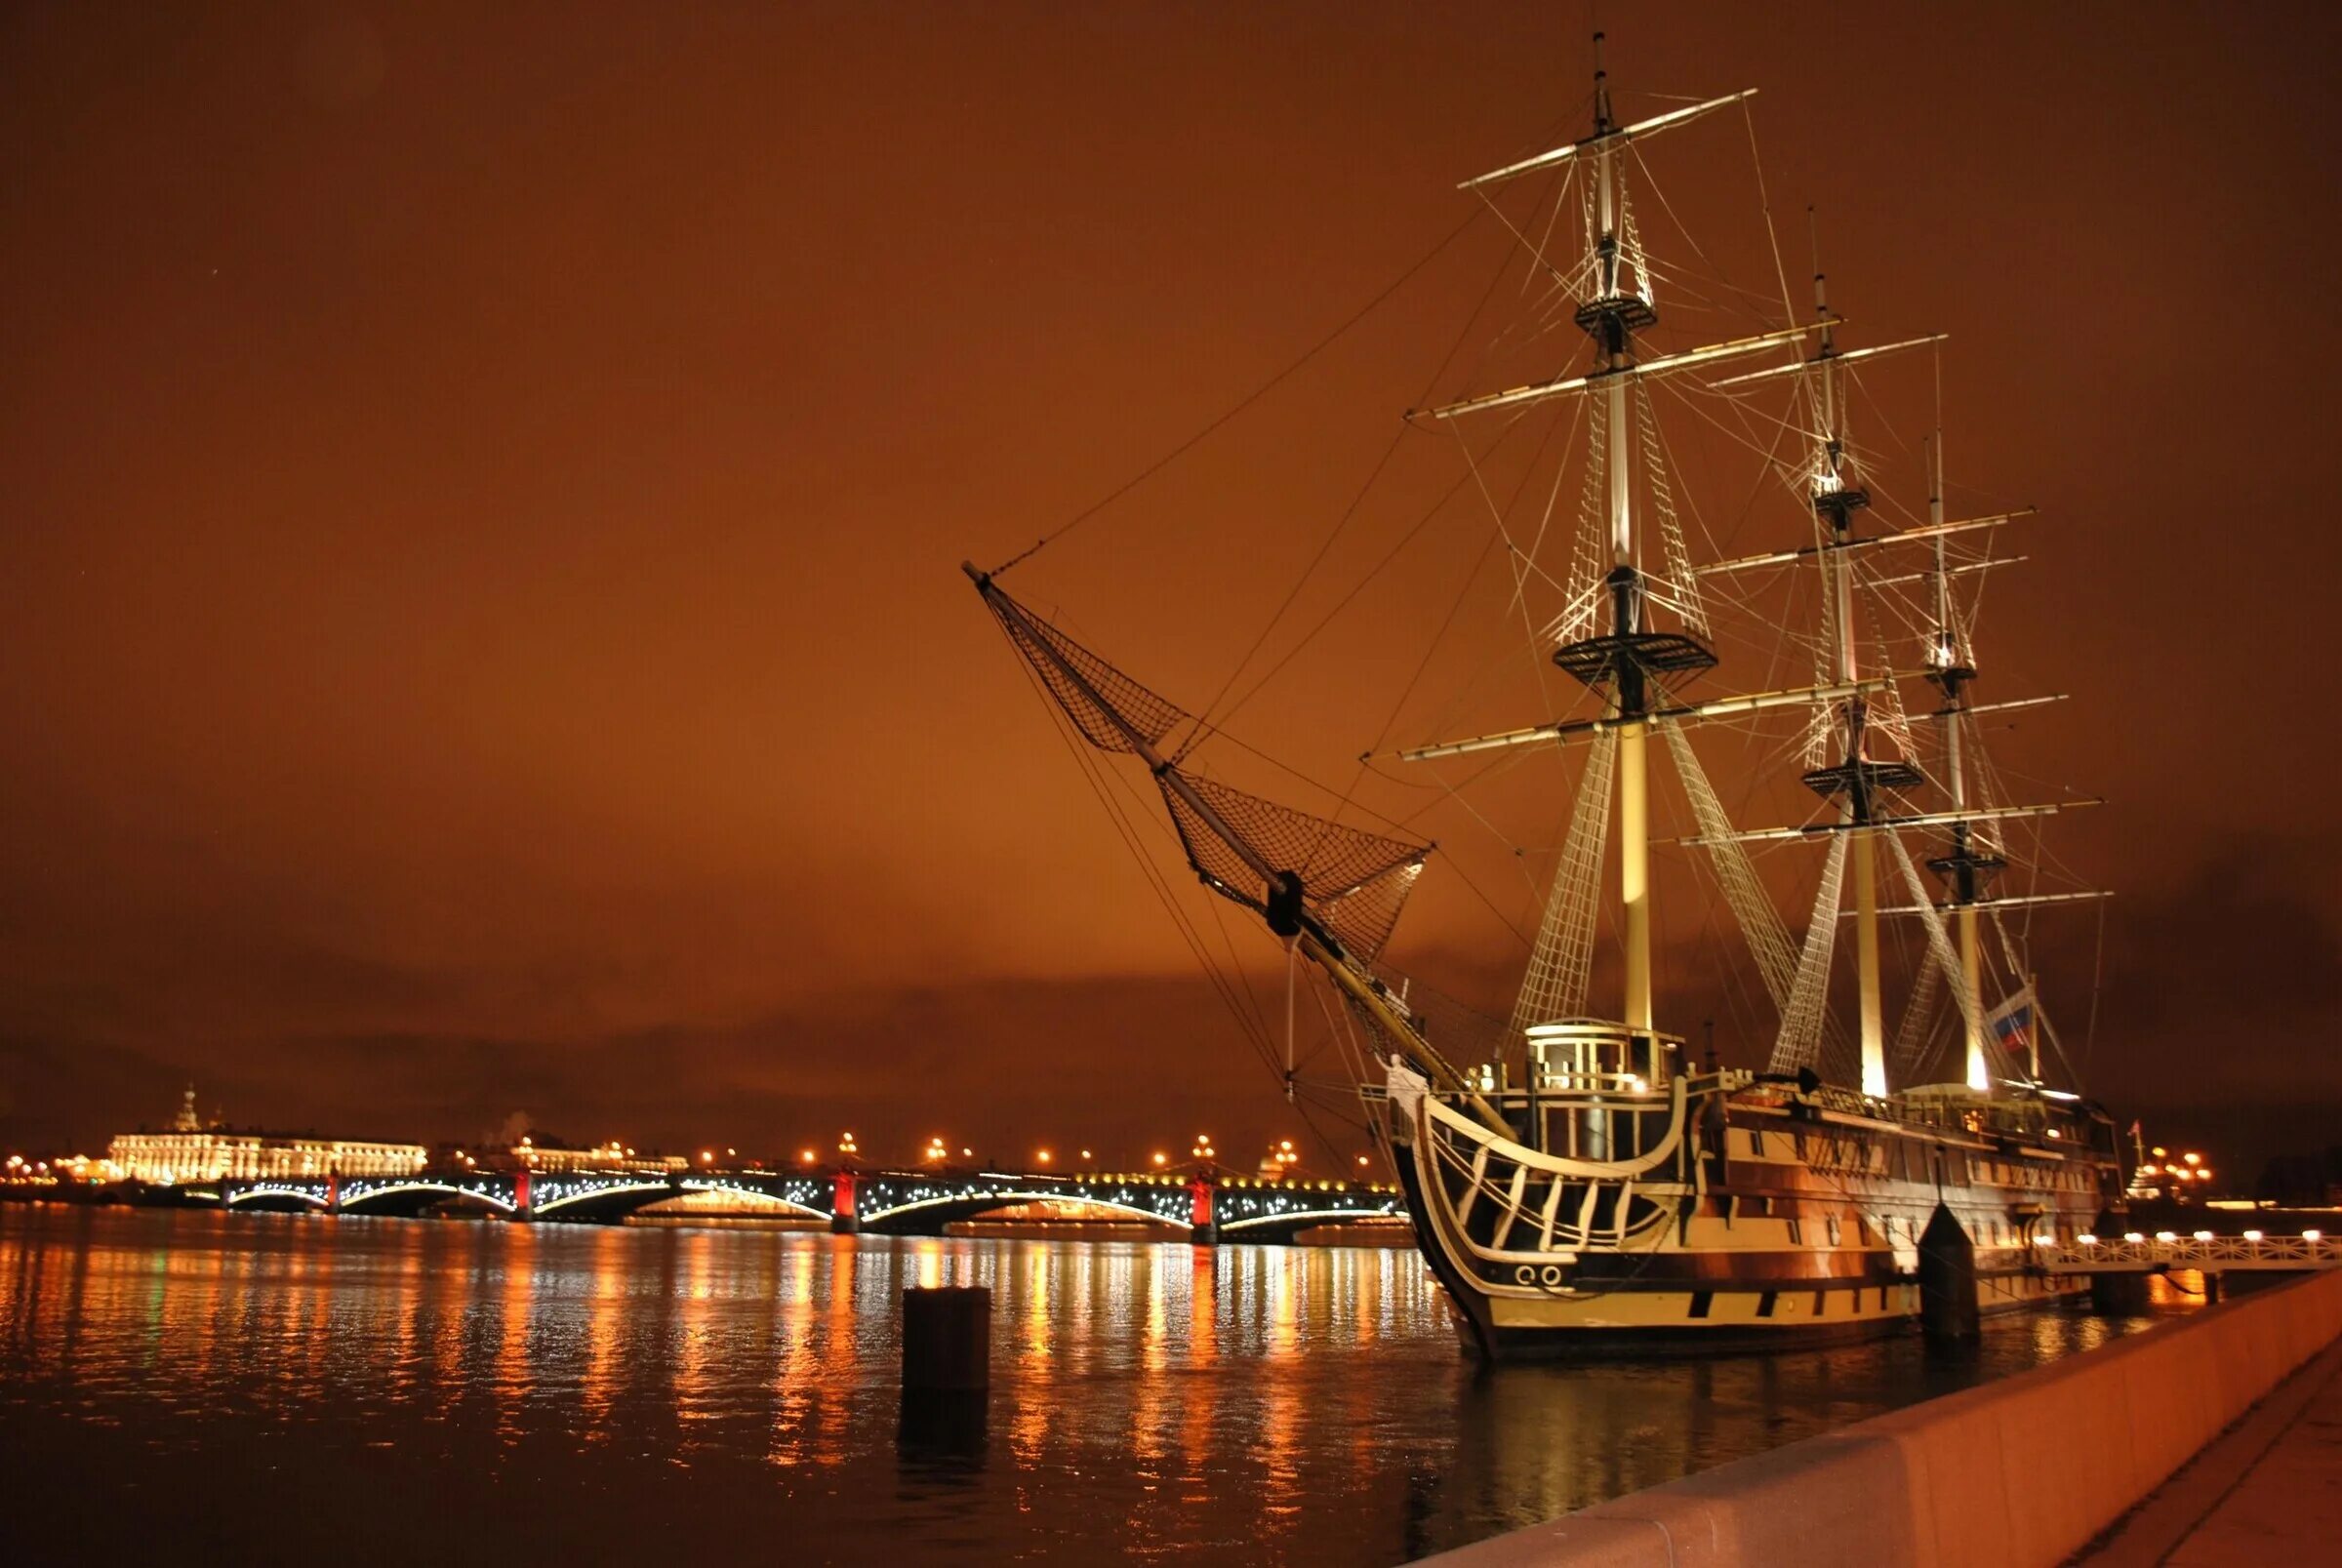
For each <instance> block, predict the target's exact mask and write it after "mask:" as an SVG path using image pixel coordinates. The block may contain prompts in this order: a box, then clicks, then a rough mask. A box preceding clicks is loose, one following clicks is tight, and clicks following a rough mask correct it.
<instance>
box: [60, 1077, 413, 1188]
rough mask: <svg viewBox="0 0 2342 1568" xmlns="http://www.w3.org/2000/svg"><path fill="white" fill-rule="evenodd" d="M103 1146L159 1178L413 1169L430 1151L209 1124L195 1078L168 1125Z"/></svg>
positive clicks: (143, 1174)
mask: <svg viewBox="0 0 2342 1568" xmlns="http://www.w3.org/2000/svg"><path fill="white" fill-rule="evenodd" d="M105 1152H106V1158H107V1159H108V1160H109V1161H110V1162H111V1163H112V1165H113V1166H114V1169H115V1172H116V1173H117V1174H118V1175H120V1176H123V1177H127V1178H129V1179H131V1180H133V1181H139V1182H149V1183H152V1184H154V1185H156V1186H173V1185H176V1184H178V1183H181V1182H220V1181H260V1180H263V1179H266V1178H269V1177H283V1176H412V1175H414V1174H415V1173H416V1172H417V1171H420V1170H422V1169H423V1167H424V1160H425V1158H426V1156H425V1153H424V1146H422V1145H421V1144H375V1143H365V1142H358V1141H353V1140H350V1139H343V1138H318V1137H316V1136H314V1135H313V1134H306V1133H303V1134H298V1135H278V1134H273V1133H262V1132H235V1131H232V1130H230V1129H228V1128H225V1127H219V1126H209V1127H207V1126H205V1125H204V1123H203V1119H202V1118H201V1117H200V1116H198V1115H197V1114H196V1113H195V1090H194V1087H193V1086H192V1085H189V1086H188V1088H187V1092H186V1098H185V1101H184V1102H183V1103H182V1106H181V1107H180V1112H179V1117H178V1119H177V1120H176V1121H175V1122H173V1123H172V1126H171V1130H170V1131H169V1132H165V1133H149V1132H136V1133H124V1134H122V1135H120V1136H119V1137H117V1138H116V1139H115V1140H114V1141H113V1142H112V1143H111V1144H110V1145H108V1146H106V1151H105Z"/></svg>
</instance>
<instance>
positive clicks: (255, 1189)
mask: <svg viewBox="0 0 2342 1568" xmlns="http://www.w3.org/2000/svg"><path fill="white" fill-rule="evenodd" d="M221 1207H222V1208H230V1209H261V1210H268V1211H273V1212H275V1213H278V1214H299V1213H301V1212H303V1211H304V1210H311V1209H323V1208H326V1207H328V1204H327V1203H326V1198H325V1194H324V1193H323V1192H311V1191H308V1190H306V1189H304V1188H302V1187H297V1186H247V1187H240V1188H238V1189H237V1190H236V1191H233V1192H230V1193H229V1194H227V1197H226V1199H225V1200H224V1201H223V1202H222V1205H221Z"/></svg>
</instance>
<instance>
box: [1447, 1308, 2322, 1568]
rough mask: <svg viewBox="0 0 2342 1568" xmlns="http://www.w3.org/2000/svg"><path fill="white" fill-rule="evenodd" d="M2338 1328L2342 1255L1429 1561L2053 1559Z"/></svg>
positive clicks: (1848, 1563)
mask: <svg viewBox="0 0 2342 1568" xmlns="http://www.w3.org/2000/svg"><path fill="white" fill-rule="evenodd" d="M2337 1337H2342V1270H2336V1271H2334V1272H2330V1273H2324V1274H2318V1275H2314V1276H2311V1277H2309V1278H2305V1279H2300V1280H2295V1281H2292V1282H2290V1283H2288V1284H2285V1285H2282V1286H2279V1287H2277V1288H2275V1289H2271V1290H2266V1291H2260V1292H2256V1293H2254V1294H2251V1295H2247V1296H2243V1297H2241V1298H2240V1299H2238V1300H2236V1301H2233V1302H2229V1303H2227V1304H2225V1305H2223V1306H2219V1307H2208V1308H2206V1309H2205V1310H2203V1311H2201V1312H2199V1313H2197V1314H2195V1315H2193V1316H2191V1317H2188V1318H2184V1319H2181V1320H2179V1321H2176V1322H2172V1323H2166V1324H2163V1325H2161V1326H2160V1327H2157V1328H2153V1329H2149V1330H2147V1331H2146V1332H2145V1333H2143V1334H2136V1335H2132V1336H2130V1337H2128V1338H2126V1339H2123V1340H2120V1341H2118V1342H2116V1343H2115V1344H2113V1345H2110V1346H2107V1347H2104V1348H2103V1349H2098V1350H2092V1351H2090V1352H2089V1353H2087V1354H2085V1355H2078V1356H2073V1357H2070V1358H2068V1359H2066V1360H2064V1361H2060V1362H2057V1363H2056V1364H2054V1365H2051V1366H2046V1367H2041V1368H2039V1369H2038V1370H2036V1371H2033V1372H2028V1373H2025V1374H2023V1375H2021V1376H2018V1377H2014V1378H2005V1379H2002V1380H2000V1381H1999V1382H1997V1383H1990V1384H1986V1385H1984V1386H1983V1387H1976V1388H1970V1389H1967V1390H1965V1391H1964V1392H1960V1393H1956V1394H1951V1395H1948V1396H1946V1397H1944V1398H1941V1399H1931V1400H1928V1401H1926V1402H1925V1403H1923V1404H1918V1405H1913V1406H1911V1407H1910V1408H1908V1409H1905V1410H1899V1411H1896V1412H1894V1413H1893V1414H1892V1415H1887V1416H1880V1417H1878V1418H1876V1419H1874V1420H1871V1421H1866V1422H1863V1423H1861V1424H1860V1425H1859V1426H1854V1427H1846V1428H1845V1429H1843V1430H1842V1431H1836V1432H1831V1433H1829V1434H1827V1435H1824V1436H1821V1437H1810V1438H1807V1439H1806V1440H1804V1441H1803V1442H1799V1443H1793V1444H1791V1445H1790V1446H1788V1447H1786V1448H1780V1449H1775V1450H1774V1451H1773V1452H1771V1453H1769V1454H1759V1455H1757V1456H1755V1457H1754V1458H1750V1459H1745V1460H1741V1461H1738V1462H1736V1463H1734V1464H1730V1465H1724V1466H1719V1467H1716V1468H1715V1469H1712V1470H1707V1471H1704V1472H1702V1473H1700V1474H1698V1475H1690V1476H1686V1477H1684V1478H1683V1479H1682V1480H1679V1481H1674V1482H1671V1483H1669V1484H1668V1485H1666V1486H1656V1487H1652V1488H1650V1489H1649V1490H1647V1491H1642V1492H1636V1493H1634V1494H1632V1495H1630V1496H1627V1497H1622V1498H1619V1499H1617V1500H1615V1501H1613V1502H1609V1503H1604V1504H1601V1505H1599V1506H1598V1507H1595V1508H1586V1509H1583V1510H1581V1511H1579V1512H1577V1513H1572V1514H1569V1515H1567V1516H1566V1517H1564V1518H1559V1519H1555V1520H1553V1521H1552V1522H1550V1523H1547V1524H1540V1525H1533V1526H1531V1527H1530V1528H1528V1529H1526V1530H1518V1531H1514V1533H1512V1534H1510V1535H1504V1536H1498V1537H1496V1538H1495V1539H1493V1540H1489V1541H1482V1542H1479V1543H1476V1544H1475V1545H1473V1546H1470V1547H1466V1548H1462V1549H1460V1550H1457V1551H1452V1552H1448V1553H1445V1554H1444V1555H1441V1556H1439V1557H1436V1558H1433V1559H1432V1561H1433V1562H1436V1563H1438V1564H1439V1565H1441V1568H1694V1565H1698V1568H1729V1565H1738V1564H1747V1565H1767V1564H1775V1563H1796V1564H1797V1565H1798V1568H1839V1565H1845V1568H1856V1565H1859V1568H1878V1565H1881V1564H1901V1563H1908V1564H1914V1565H1918V1568H1936V1565H1939V1564H1940V1565H1942V1568H1973V1565H1975V1564H1979V1563H1994V1564H2009V1565H2012V1568H2024V1565H2028V1564H2039V1565H2040V1568H2052V1565H2054V1564H2057V1563H2060V1562H2063V1561H2064V1560H2065V1559H2066V1558H2068V1557H2070V1556H2071V1555H2073V1554H2074V1553H2075V1552H2076V1551H2078V1550H2079V1549H2080V1548H2081V1547H2082V1546H2083V1545H2085V1544H2086V1543H2087V1542H2088V1541H2089V1540H2090V1539H2091V1538H2092V1537H2093V1536H2096V1535H2097V1534H2098V1533H2099V1532H2101V1531H2103V1530H2104V1529H2106V1528H2107V1527H2108V1526H2109V1525H2111V1524H2113V1523H2114V1522H2115V1520H2117V1519H2118V1518H2120V1516H2121V1515H2122V1514H2123V1513H2124V1512H2126V1511H2127V1510H2128V1509H2129V1508H2131V1507H2132V1506H2133V1505H2134V1504H2136V1503H2137V1502H2138V1501H2139V1500H2140V1499H2141V1498H2144V1497H2145V1496H2146V1495H2147V1494H2148V1493H2150V1492H2152V1491H2154V1490H2155V1488H2156V1487H2157V1486H2159V1485H2160V1484H2161V1483H2162V1481H2163V1480H2164V1478H2165V1477H2167V1476H2169V1475H2170V1474H2171V1472H2172V1471H2174V1470H2176V1469H2178V1468H2179V1467H2181V1466H2182V1465H2185V1464H2186V1463H2187V1462H2188V1461H2189V1460H2190V1459H2191V1458H2193V1457H2194V1456H2195V1454H2196V1453H2197V1451H2198V1450H2200V1449H2201V1448H2202V1447H2203V1446H2204V1445H2205V1444H2206V1443H2209V1442H2210V1441H2211V1440H2212V1439H2213V1438H2214V1437H2215V1436H2217V1435H2219V1433H2220V1432H2221V1431H2222V1430H2223V1429H2224V1428H2225V1427H2228V1426H2229V1424H2230V1423H2232V1422H2234V1421H2236V1420H2237V1419H2238V1418H2239V1417H2241V1416H2242V1415H2243V1414H2244V1412H2245V1411H2246V1410H2247V1409H2249V1408H2250V1407H2251V1406H2252V1405H2253V1404H2254V1403H2255V1402H2257V1401H2258V1400H2259V1399H2260V1398H2261V1397H2262V1396H2263V1395H2264V1394H2266V1393H2268V1392H2269V1390H2270V1389H2271V1388H2273V1387H2276V1386H2277V1385H2278V1384H2279V1383H2281V1382H2282V1381H2283V1380H2284V1378H2285V1377H2286V1376H2287V1375H2288V1374H2289V1373H2291V1372H2293V1371H2294V1370H2295V1369H2297V1368H2298V1367H2300V1366H2301V1365H2302V1363H2304V1362H2306V1361H2308V1360H2309V1359H2310V1358H2311V1357H2312V1356H2314V1355H2316V1354H2317V1353H2318V1352H2319V1351H2321V1350H2322V1349H2324V1348H2325V1347H2327V1346H2328V1345H2330V1344H2332V1343H2333V1342H2334V1340H2335V1339H2336V1338H2337Z"/></svg>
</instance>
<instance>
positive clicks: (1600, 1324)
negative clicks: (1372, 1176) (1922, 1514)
mask: <svg viewBox="0 0 2342 1568" xmlns="http://www.w3.org/2000/svg"><path fill="white" fill-rule="evenodd" d="M1679 1103H1680V1104H1683V1105H1684V1106H1685V1108H1684V1111H1683V1113H1682V1115H1681V1117H1680V1118H1679V1119H1680V1120H1681V1121H1682V1122H1684V1123H1687V1124H1688V1125H1683V1126H1681V1127H1680V1129H1679V1130H1680V1131H1681V1133H1682V1139H1681V1146H1680V1147H1679V1148H1677V1149H1676V1150H1675V1151H1674V1152H1673V1155H1672V1157H1671V1158H1670V1159H1669V1160H1666V1161H1663V1162H1662V1163H1661V1164H1660V1165H1658V1166H1657V1167H1655V1168H1653V1169H1651V1170H1649V1171H1645V1172H1643V1173H1640V1174H1639V1175H1638V1176H1637V1177H1635V1178H1633V1179H1629V1180H1622V1181H1619V1182H1616V1183H1603V1182H1593V1183H1587V1184H1575V1183H1573V1181H1572V1180H1571V1179H1570V1177H1569V1174H1568V1173H1567V1172H1566V1171H1564V1172H1562V1173H1560V1174H1555V1173H1553V1172H1551V1171H1549V1170H1547V1169H1545V1168H1544V1167H1541V1166H1536V1165H1533V1164H1532V1163H1531V1161H1530V1160H1529V1159H1528V1158H1526V1157H1522V1158H1520V1159H1518V1160H1516V1161H1513V1162H1512V1163H1510V1164H1509V1163H1508V1160H1509V1158H1510V1157H1511V1155H1512V1153H1513V1151H1514V1150H1518V1151H1519V1152H1520V1154H1521V1155H1522V1156H1526V1155H1529V1154H1531V1153H1533V1152H1534V1151H1533V1150H1529V1149H1526V1148H1525V1147H1524V1146H1519V1145H1514V1144H1510V1143H1508V1142H1507V1141H1506V1140H1503V1139H1501V1138H1498V1137H1495V1136H1493V1135H1482V1134H1477V1133H1474V1131H1472V1130H1471V1129H1470V1128H1469V1127H1466V1126H1464V1125H1462V1119H1461V1118H1458V1117H1455V1116H1453V1115H1452V1114H1449V1115H1433V1114H1431V1113H1429V1112H1428V1111H1427V1112H1424V1113H1420V1114H1417V1115H1416V1116H1414V1117H1413V1118H1412V1124H1411V1125H1410V1124H1409V1119H1408V1118H1406V1117H1404V1116H1403V1115H1402V1114H1401V1113H1400V1112H1399V1110H1398V1109H1397V1107H1394V1110H1393V1127H1392V1131H1393V1135H1394V1136H1393V1152H1394V1154H1395V1155H1396V1158H1397V1164H1398V1172H1399V1177H1400V1180H1401V1183H1402V1184H1403V1186H1404V1187H1405V1191H1406V1194H1407V1205H1408V1212H1409V1214H1410V1216H1411V1218H1412V1219H1413V1221H1414V1225H1415V1231H1416V1237H1417V1240H1418V1243H1419V1245H1420V1246H1421V1249H1422V1251H1423V1254H1424V1257H1425V1258H1426V1260H1427V1261H1428V1262H1429V1264H1430V1266H1431V1267H1432V1270H1433V1274H1434V1275H1435V1276H1436V1277H1437V1278H1438V1280H1439V1282H1440V1284H1441V1286H1442V1287H1443V1288H1444V1290H1445V1292H1446V1294H1447V1296H1448V1299H1449V1301H1450V1303H1451V1304H1452V1306H1453V1307H1454V1310H1455V1313H1456V1318H1457V1327H1458V1332H1459V1334H1460V1336H1461V1338H1462V1339H1463V1342H1464V1345H1465V1347H1466V1349H1467V1350H1468V1351H1469V1352H1471V1353H1473V1354H1475V1355H1478V1356H1481V1357H1483V1358H1486V1359H1489V1360H1499V1361H1511V1360H1528V1359H1568V1358H1606V1357H1634V1356H1683V1355H1694V1356H1696V1355H1717V1354H1745V1353H1752V1352H1763V1351H1769V1350H1775V1349H1790V1348H1802V1347H1815V1346H1828V1345H1836V1344H1844V1343H1848V1342H1852V1341H1859V1340H1865V1339H1872V1338H1877V1337H1879V1336H1882V1335H1887V1334H1892V1333H1896V1332H1899V1331H1901V1330H1903V1329H1905V1328H1907V1327H1909V1326H1911V1325H1912V1324H1914V1323H1915V1322H1916V1321H1917V1319H1918V1314H1919V1310H1920V1291H1919V1285H1918V1238H1919V1235H1920V1233H1921V1232H1922V1231H1924V1230H1925V1228H1926V1226H1927V1223H1928V1221H1929V1219H1930V1217H1931V1216H1932V1215H1933V1214H1934V1212H1935V1210H1936V1207H1937V1206H1938V1204H1941V1205H1942V1206H1944V1207H1945V1208H1947V1209H1949V1210H1950V1211H1951V1212H1952V1214H1953V1216H1954V1217H1955V1218H1956V1219H1957V1220H1958V1221H1959V1223H1960V1226H1961V1227H1962V1229H1963V1230H1964V1231H1965V1232H1966V1233H1967V1236H1968V1238H1969V1241H1970V1244H1971V1245H1972V1247H1973V1250H1974V1262H1975V1272H1976V1280H1977V1295H1978V1306H1979V1308H1980V1310H1981V1311H1982V1312H1985V1313H1992V1312H1996V1311H2006V1310H2016V1309H2022V1308H2027V1307H2041V1306H2047V1305H2052V1304H2055V1303H2058V1302H2062V1301H2067V1300H2071V1299H2073V1298H2075V1297H2076V1296H2078V1295H2080V1294H2081V1293H2082V1292H2083V1291H2084V1290H2085V1289H2086V1286H2085V1285H2084V1284H2083V1283H2081V1282H2080V1281H2078V1280H2074V1279H2071V1278H2068V1277H2065V1276H2059V1275H2052V1274H2050V1273H2048V1272H2046V1271H2045V1270H2043V1269H2040V1268H2039V1267H2037V1266H2033V1265H2032V1263H2031V1255H2032V1253H2033V1252H2034V1250H2035V1247H2036V1245H2037V1243H2038V1242H2039V1240H2040V1239H2042V1238H2056V1239H2068V1238H2070V1237H2072V1236H2073V1235H2076V1234H2079V1233H2081V1232H2084V1231H2087V1230H2088V1229H2090V1228H2091V1226H2092V1225H2093V1223H2094V1222H2095V1219H2096V1217H2097V1215H2098V1214H2099V1212H2100V1211H2101V1208H2102V1207H2103V1205H2104V1204H2105V1203H2106V1202H2107V1201H2108V1200H2109V1198H2110V1197H2111V1196H2112V1191H2113V1187H2112V1184H2114V1183H2116V1182H2117V1181H2119V1176H2118V1174H2117V1170H2116V1166H2115V1163H2114V1161H2113V1159H2112V1157H2111V1155H2108V1154H2106V1153H2103V1152H2101V1151H2099V1150H2096V1149H2093V1148H2090V1147H2088V1146H2086V1145H2085V1144H2084V1143H2083V1142H2082V1141H2081V1140H2080V1139H2079V1138H2078V1139H2076V1140H2075V1141H2074V1142H2072V1143H2070V1144H2067V1145H2066V1146H2063V1147H2060V1146H2058V1142H2059V1141H2058V1140H2054V1139H2053V1140H2047V1141H2043V1140H2040V1139H2039V1135H2038V1132H2037V1136H2036V1139H2034V1140H2031V1141H2029V1140H2026V1139H2023V1138H2016V1139H2011V1138H2005V1137H1999V1136H1996V1135H1994V1134H1991V1133H1989V1132H1971V1131H1968V1130H1966V1129H1961V1128H1957V1127H1955V1128H1949V1129H1947V1128H1944V1127H1936V1126H1915V1125H1912V1124H1909V1123H1903V1122H1897V1121H1894V1120H1891V1119H1886V1118H1884V1117H1880V1116H1864V1115H1849V1114H1844V1113H1839V1112H1834V1111H1828V1110H1818V1109H1815V1108H1813V1107H1811V1106H1805V1105H1801V1104H1797V1103H1796V1101H1795V1100H1794V1099H1792V1098H1790V1097H1783V1096H1758V1097H1755V1098H1753V1099H1742V1098H1736V1097H1731V1096H1725V1095H1717V1096H1716V1097H1714V1100H1713V1102H1712V1103H1711V1104H1709V1105H1708V1106H1705V1107H1702V1106H1699V1104H1698V1102H1697V1098H1696V1097H1694V1098H1693V1099H1692V1100H1690V1101H1688V1102H1679ZM1703 1108H1704V1118H1703V1115H1702V1112H1703ZM1703 1119H1704V1122H1705V1125H1700V1124H1699V1123H1700V1121H1701V1120H1703ZM1427 1151H1429V1152H1430V1153H1431V1154H1432V1156H1433V1157H1431V1158H1428V1159H1427V1158H1426V1157H1425V1156H1426V1153H1427ZM1560 1163H1563V1164H1566V1162H1560ZM1556 1186H1557V1187H1558V1190H1557V1191H1556V1190H1555V1187H1556ZM1608 1187H1615V1188H1616V1189H1617V1190H1615V1191H1611V1190H1596V1189H1597V1188H1608ZM1571 1212H1582V1214H1583V1216H1584V1217H1586V1219H1587V1221H1588V1223H1587V1224H1585V1225H1583V1226H1569V1225H1564V1224H1558V1223H1556V1217H1557V1216H1559V1215H1562V1214H1565V1213H1571Z"/></svg>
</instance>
